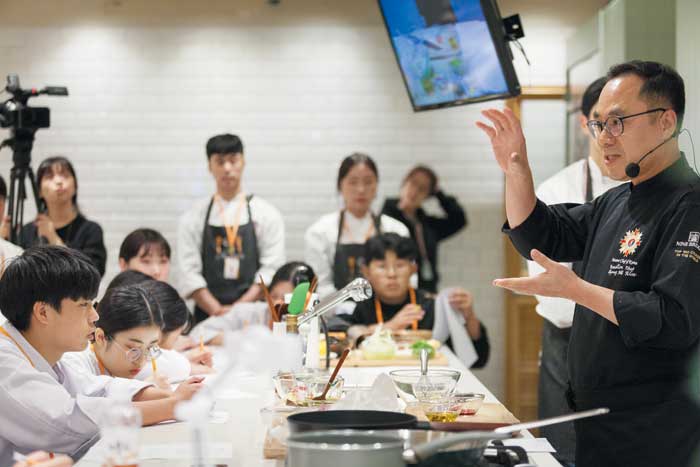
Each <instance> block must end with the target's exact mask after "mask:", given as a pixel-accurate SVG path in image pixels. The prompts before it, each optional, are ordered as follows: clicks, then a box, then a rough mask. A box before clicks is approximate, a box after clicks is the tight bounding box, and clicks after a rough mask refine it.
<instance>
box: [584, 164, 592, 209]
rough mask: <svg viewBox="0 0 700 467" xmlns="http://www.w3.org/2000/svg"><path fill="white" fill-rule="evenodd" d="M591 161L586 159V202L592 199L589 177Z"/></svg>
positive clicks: (590, 178) (590, 179)
mask: <svg viewBox="0 0 700 467" xmlns="http://www.w3.org/2000/svg"><path fill="white" fill-rule="evenodd" d="M590 164H591V162H590V159H586V193H585V200H586V202H587V203H590V202H591V201H593V178H592V177H591V166H590Z"/></svg>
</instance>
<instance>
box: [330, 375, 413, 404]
mask: <svg viewBox="0 0 700 467" xmlns="http://www.w3.org/2000/svg"><path fill="white" fill-rule="evenodd" d="M398 401H399V399H398V398H397V397H396V388H395V387H394V383H393V381H391V378H389V375H387V374H384V373H382V374H380V375H379V376H377V379H375V380H374V383H373V384H372V387H371V389H370V390H369V391H348V392H346V394H345V397H344V398H343V399H342V400H340V401H339V402H338V403H336V404H334V405H332V406H331V409H330V410H388V411H390V412H399V411H400V407H399V402H398Z"/></svg>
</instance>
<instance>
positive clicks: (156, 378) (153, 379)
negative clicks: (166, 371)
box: [146, 373, 173, 392]
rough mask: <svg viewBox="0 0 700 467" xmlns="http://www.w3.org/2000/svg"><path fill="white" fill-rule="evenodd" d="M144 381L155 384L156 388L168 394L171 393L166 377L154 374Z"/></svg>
mask: <svg viewBox="0 0 700 467" xmlns="http://www.w3.org/2000/svg"><path fill="white" fill-rule="evenodd" d="M146 381H148V382H149V383H153V384H155V385H156V387H157V388H160V389H164V390H166V391H170V392H172V390H173V389H172V387H171V386H170V383H169V382H168V377H167V376H165V375H162V374H160V373H156V374H155V375H151V376H149V377H148V378H146Z"/></svg>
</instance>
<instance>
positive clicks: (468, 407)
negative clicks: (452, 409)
mask: <svg viewBox="0 0 700 467" xmlns="http://www.w3.org/2000/svg"><path fill="white" fill-rule="evenodd" d="M484 397H485V396H484V394H480V393H477V392H465V393H459V394H454V395H453V396H452V400H453V401H454V403H455V406H457V407H459V414H460V415H474V414H476V413H477V412H478V411H479V409H480V408H481V404H483V403H484Z"/></svg>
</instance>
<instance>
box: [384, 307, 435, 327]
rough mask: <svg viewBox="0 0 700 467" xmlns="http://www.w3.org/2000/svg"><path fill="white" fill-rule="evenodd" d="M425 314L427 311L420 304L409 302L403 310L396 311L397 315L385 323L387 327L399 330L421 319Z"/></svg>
mask: <svg viewBox="0 0 700 467" xmlns="http://www.w3.org/2000/svg"><path fill="white" fill-rule="evenodd" d="M424 316H425V311H423V309H422V308H421V307H420V305H413V304H410V303H409V304H408V305H406V306H404V307H403V308H401V310H400V311H399V312H398V313H396V315H395V316H394V317H393V318H391V319H390V320H389V321H387V322H386V323H385V325H384V326H385V327H388V328H389V329H393V330H394V331H399V330H401V329H406V328H407V327H408V326H410V325H411V323H413V322H414V321H420V320H422V319H423V317H424Z"/></svg>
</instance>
